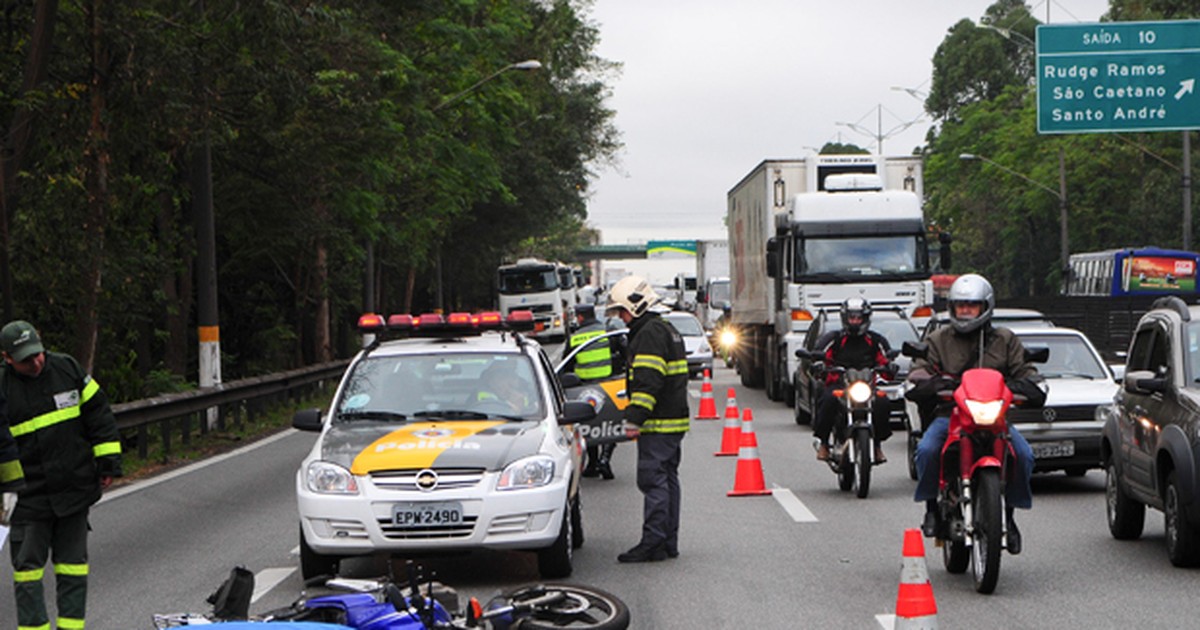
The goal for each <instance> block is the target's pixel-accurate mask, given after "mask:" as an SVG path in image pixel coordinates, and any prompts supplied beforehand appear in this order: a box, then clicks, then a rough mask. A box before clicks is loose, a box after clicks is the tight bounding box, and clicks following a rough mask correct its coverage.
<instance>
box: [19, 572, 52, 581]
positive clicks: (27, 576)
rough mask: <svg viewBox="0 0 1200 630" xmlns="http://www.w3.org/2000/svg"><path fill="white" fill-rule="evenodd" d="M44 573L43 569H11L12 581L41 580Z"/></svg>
mask: <svg viewBox="0 0 1200 630" xmlns="http://www.w3.org/2000/svg"><path fill="white" fill-rule="evenodd" d="M43 575H46V570H45V569H30V570H28V571H13V581H14V582H41V581H42V576H43Z"/></svg>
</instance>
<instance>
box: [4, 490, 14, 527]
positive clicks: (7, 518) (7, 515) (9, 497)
mask: <svg viewBox="0 0 1200 630" xmlns="http://www.w3.org/2000/svg"><path fill="white" fill-rule="evenodd" d="M16 509H17V493H16V492H5V493H3V494H0V525H8V524H9V523H11V522H12V515H13V510H16Z"/></svg>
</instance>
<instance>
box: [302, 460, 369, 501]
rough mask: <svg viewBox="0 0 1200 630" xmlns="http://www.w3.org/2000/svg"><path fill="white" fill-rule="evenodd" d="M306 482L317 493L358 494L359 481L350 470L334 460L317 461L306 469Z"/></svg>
mask: <svg viewBox="0 0 1200 630" xmlns="http://www.w3.org/2000/svg"><path fill="white" fill-rule="evenodd" d="M304 482H305V485H306V486H308V489H309V490H310V491H312V492H316V493H317V494H358V481H357V480H355V479H354V475H352V474H350V471H349V470H346V469H345V468H342V467H341V466H338V465H337V464H334V463H332V462H324V461H316V462H313V463H311V464H309V465H308V468H306V469H305V470H304Z"/></svg>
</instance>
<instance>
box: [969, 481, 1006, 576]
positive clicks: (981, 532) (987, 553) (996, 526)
mask: <svg viewBox="0 0 1200 630" xmlns="http://www.w3.org/2000/svg"><path fill="white" fill-rule="evenodd" d="M973 487H974V489H975V498H974V501H975V509H974V510H973V513H974V518H975V523H974V527H973V538H974V541H973V544H972V545H971V573H972V574H973V575H974V577H975V590H976V591H977V592H979V593H984V594H985V595H986V594H988V593H991V592H992V591H995V590H996V582H997V581H998V580H999V579H1000V548H1001V547H1002V541H1003V539H1004V529H1003V523H1004V510H1003V509H1002V508H1001V501H1000V487H1001V486H1000V469H999V468H985V469H983V470H980V471H978V472H976V473H975V483H974V485H973Z"/></svg>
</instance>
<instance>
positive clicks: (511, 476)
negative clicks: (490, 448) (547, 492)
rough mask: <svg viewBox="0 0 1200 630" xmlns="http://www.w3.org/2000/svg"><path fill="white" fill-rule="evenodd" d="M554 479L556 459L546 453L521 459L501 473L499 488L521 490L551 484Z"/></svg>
mask: <svg viewBox="0 0 1200 630" xmlns="http://www.w3.org/2000/svg"><path fill="white" fill-rule="evenodd" d="M551 481H554V460H553V459H550V458H549V457H548V456H546V455H536V456H534V457H526V458H525V459H519V460H517V461H515V462H513V463H511V464H509V465H508V466H506V467H505V468H504V472H502V473H500V481H499V482H498V483H497V484H496V489H497V490H519V489H521V488H537V487H540V486H545V485H549V484H550V482H551Z"/></svg>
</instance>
